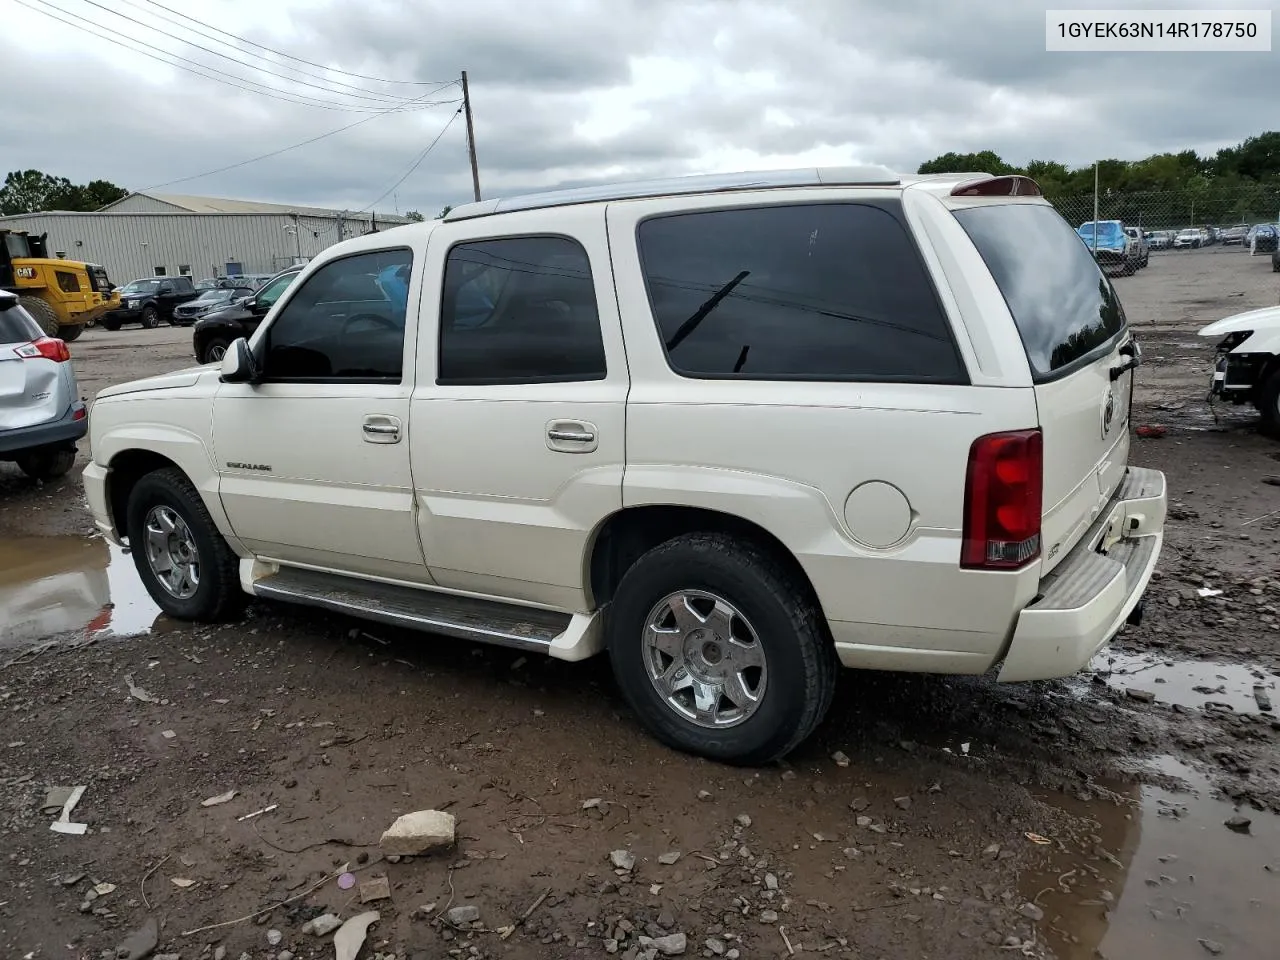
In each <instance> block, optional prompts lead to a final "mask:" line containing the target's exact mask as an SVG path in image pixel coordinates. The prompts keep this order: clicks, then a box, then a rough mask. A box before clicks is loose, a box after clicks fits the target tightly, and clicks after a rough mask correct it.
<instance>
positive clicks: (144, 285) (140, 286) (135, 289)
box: [120, 280, 160, 294]
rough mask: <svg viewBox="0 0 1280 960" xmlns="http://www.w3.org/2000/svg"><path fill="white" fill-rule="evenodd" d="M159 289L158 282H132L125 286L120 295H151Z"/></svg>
mask: <svg viewBox="0 0 1280 960" xmlns="http://www.w3.org/2000/svg"><path fill="white" fill-rule="evenodd" d="M159 288H160V281H159V280H134V281H133V282H132V283H127V284H125V287H124V289H123V290H121V291H120V292H121V293H133V294H138V293H153V292H154V291H156V290H158V289H159Z"/></svg>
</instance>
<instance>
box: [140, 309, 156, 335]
mask: <svg viewBox="0 0 1280 960" xmlns="http://www.w3.org/2000/svg"><path fill="white" fill-rule="evenodd" d="M140 322H141V323H142V327H143V329H145V330H154V329H155V328H156V327H158V326H160V313H159V311H157V310H156V308H155V307H151V306H147V307H143V308H142V318H141V321H140Z"/></svg>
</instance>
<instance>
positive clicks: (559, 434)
mask: <svg viewBox="0 0 1280 960" xmlns="http://www.w3.org/2000/svg"><path fill="white" fill-rule="evenodd" d="M595 438H596V435H595V434H594V433H591V432H590V431H588V430H554V429H553V430H548V431H547V439H549V440H560V441H562V442H564V443H591V441H593V440H595Z"/></svg>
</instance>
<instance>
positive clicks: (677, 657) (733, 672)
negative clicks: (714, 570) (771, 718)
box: [644, 590, 769, 729]
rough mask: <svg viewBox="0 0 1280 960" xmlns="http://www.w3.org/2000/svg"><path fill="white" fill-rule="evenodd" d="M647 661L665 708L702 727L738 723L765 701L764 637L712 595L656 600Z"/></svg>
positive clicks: (647, 633) (647, 630)
mask: <svg viewBox="0 0 1280 960" xmlns="http://www.w3.org/2000/svg"><path fill="white" fill-rule="evenodd" d="M644 664H645V670H646V672H647V674H648V676H649V681H650V682H651V683H652V684H653V687H654V689H655V690H656V691H657V692H658V695H659V696H660V697H661V698H662V700H663V702H664V703H666V705H667V707H668V708H670V709H671V710H672V711H673V712H675V713H676V714H677V715H678V716H680V717H681V718H682V719H684V720H688V721H689V722H690V723H693V724H696V725H697V726H699V727H708V728H712V729H724V728H726V727H734V726H737V725H738V724H740V723H743V722H745V721H746V720H748V719H749V718H750V717H751V716H752V715H754V714H755V712H756V710H758V709H759V707H760V704H761V703H763V702H764V694H765V687H766V684H767V682H768V677H769V673H768V664H767V663H766V660H765V655H764V647H763V646H762V645H761V643H760V636H759V634H757V633H756V631H755V628H754V627H753V626H752V625H751V623H750V621H748V620H747V618H746V617H745V616H743V614H742V612H741V611H740V610H739V609H738V608H737V607H735V606H734V605H733V604H732V603H730V602H729V601H728V600H725V599H724V598H723V597H718V596H716V595H715V594H713V593H707V592H705V591H702V590H680V591H677V592H676V593H672V594H669V595H667V596H665V597H663V598H662V599H661V600H659V601H658V602H657V603H656V604H654V606H653V609H652V610H650V611H649V616H648V617H647V618H646V620H645V627H644Z"/></svg>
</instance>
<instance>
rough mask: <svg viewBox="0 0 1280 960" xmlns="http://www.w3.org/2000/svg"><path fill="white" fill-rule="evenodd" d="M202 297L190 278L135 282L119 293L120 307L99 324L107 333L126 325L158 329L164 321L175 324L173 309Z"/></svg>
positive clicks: (151, 279)
mask: <svg viewBox="0 0 1280 960" xmlns="http://www.w3.org/2000/svg"><path fill="white" fill-rule="evenodd" d="M199 295H200V294H199V292H198V291H197V290H196V288H195V284H193V283H192V282H191V278H190V277H149V278H147V279H145V280H134V281H133V282H132V283H127V284H125V286H124V287H123V288H122V289H121V290H120V306H119V307H118V308H116V309H115V310H112V311H111V312H110V313H108V314H106V315H105V316H104V317H103V318H102V319H101V320H100V321H99V323H101V324H102V326H103V327H105V328H106V329H108V330H119V329H120V327H121V326H123V325H124V324H126V323H140V324H142V325H143V326H144V327H146V328H148V329H150V328H152V327H157V326H159V325H160V321H161V320H167V321H168V322H169V323H173V311H174V308H175V307H177V306H178V304H180V303H186V302H187V301H188V300H194V299H195V298H196V297H198V296H199Z"/></svg>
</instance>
